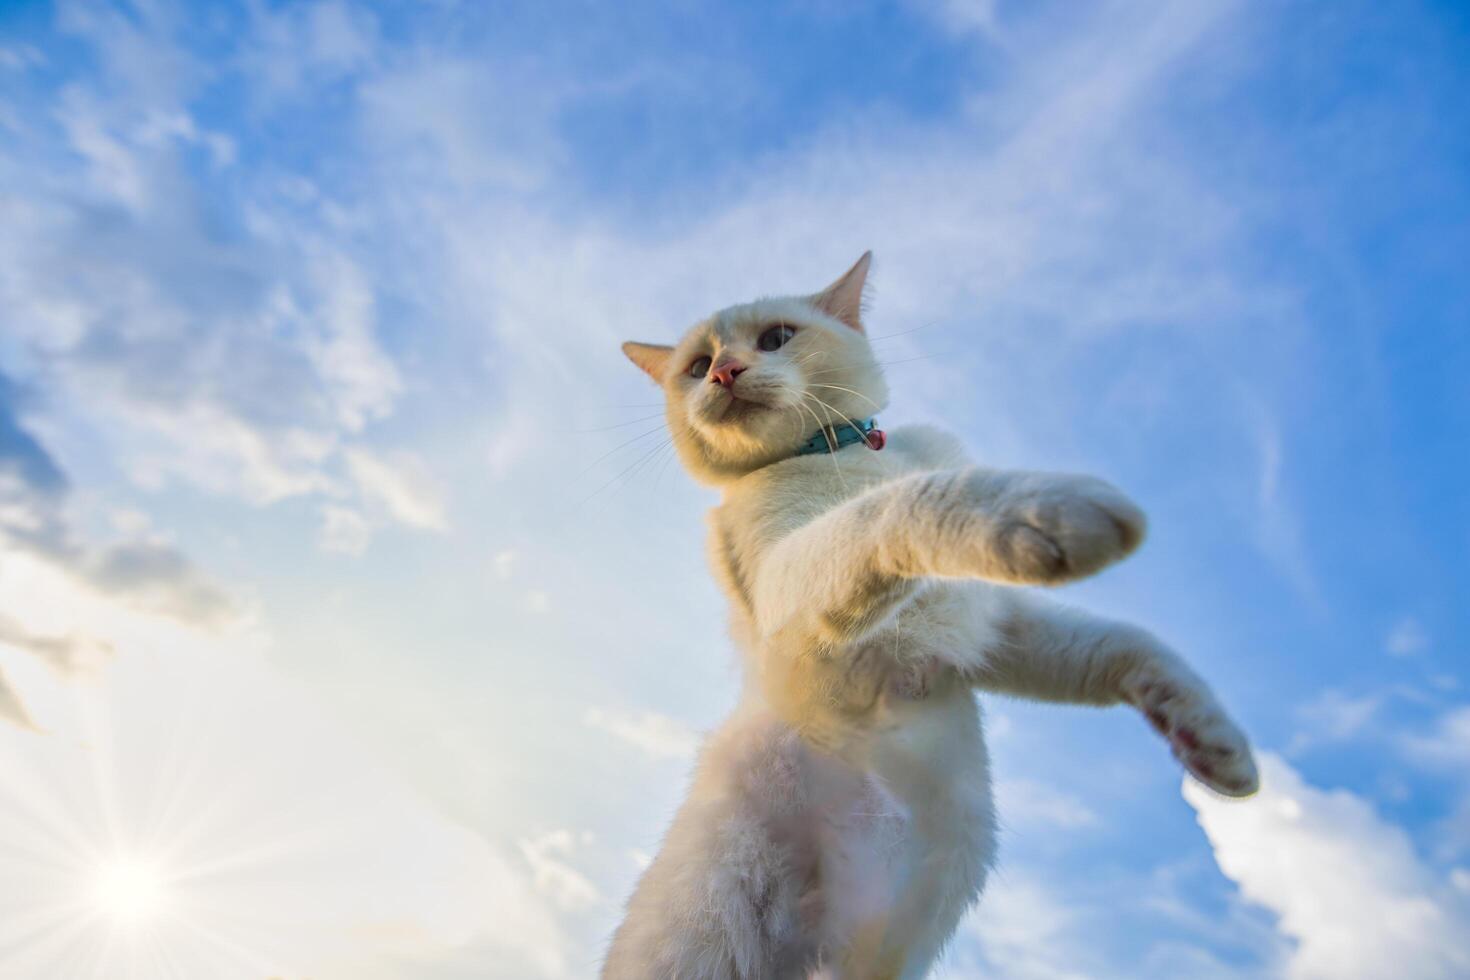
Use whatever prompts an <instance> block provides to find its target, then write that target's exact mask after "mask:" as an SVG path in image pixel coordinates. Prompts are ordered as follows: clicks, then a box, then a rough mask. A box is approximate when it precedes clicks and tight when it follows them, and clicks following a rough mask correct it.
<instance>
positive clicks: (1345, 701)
mask: <svg viewBox="0 0 1470 980" xmlns="http://www.w3.org/2000/svg"><path fill="white" fill-rule="evenodd" d="M1383 701H1384V698H1383V695H1381V694H1364V695H1358V696H1353V695H1350V694H1345V693H1343V692H1342V691H1339V690H1337V689H1336V688H1329V689H1327V690H1325V691H1323V692H1322V693H1321V694H1319V695H1317V696H1316V697H1315V698H1313V699H1312V700H1310V701H1308V702H1306V703H1305V704H1303V705H1301V706H1300V707H1299V708H1297V711H1296V714H1297V718H1298V720H1299V721H1300V723H1301V725H1302V730H1301V731H1299V732H1297V733H1296V735H1295V736H1293V737H1292V742H1291V751H1292V752H1299V751H1301V750H1303V749H1306V748H1308V747H1310V746H1312V745H1316V744H1318V743H1321V742H1341V741H1344V740H1346V739H1351V738H1355V737H1356V736H1358V735H1360V734H1362V733H1363V732H1364V731H1365V730H1366V729H1367V728H1368V726H1369V725H1370V724H1372V722H1373V720H1374V719H1375V718H1376V717H1377V715H1378V712H1379V710H1380V709H1381V708H1382V707H1383Z"/></svg>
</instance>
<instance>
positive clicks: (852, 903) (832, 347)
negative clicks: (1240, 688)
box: [603, 254, 1256, 980]
mask: <svg viewBox="0 0 1470 980" xmlns="http://www.w3.org/2000/svg"><path fill="white" fill-rule="evenodd" d="M870 259H871V254H868V255H864V256H863V257H862V258H861V259H859V260H858V262H857V264H856V265H854V266H853V267H852V269H851V270H849V271H848V273H847V274H846V275H844V276H843V277H842V278H840V279H838V280H837V281H836V282H835V283H833V284H832V285H831V286H829V287H828V288H827V289H825V290H823V291H822V292H820V293H818V294H816V295H814V296H807V297H790V298H783V299H763V300H760V301H757V302H754V303H748V304H745V305H743V306H734V307H730V308H729V309H726V310H722V311H721V312H719V313H717V314H715V315H714V316H712V317H710V318H709V319H708V320H705V321H704V322H702V323H699V324H696V325H695V326H694V327H693V328H692V329H691V330H690V331H689V332H688V333H687V334H686V335H685V336H684V338H683V340H681V341H680V342H679V343H678V345H676V346H674V347H665V346H659V345H653V344H637V343H629V344H625V345H624V346H623V350H624V351H625V352H626V353H627V355H628V356H629V357H630V358H631V359H632V360H633V361H634V362H635V363H636V364H637V365H638V366H639V367H641V368H642V369H643V370H644V371H646V372H647V373H648V374H649V375H651V376H652V377H653V378H654V379H655V380H656V381H657V382H658V383H659V384H660V385H661V386H662V387H663V390H664V394H665V396H666V399H667V412H666V414H667V419H668V425H669V429H670V431H671V432H672V434H673V438H674V442H675V445H676V447H677V449H678V451H679V455H680V458H681V459H682V461H683V463H684V465H685V466H686V467H687V468H688V469H689V471H690V472H691V473H692V474H693V475H694V476H695V477H696V478H697V479H699V480H701V481H704V482H706V483H710V484H713V485H715V486H717V487H719V488H720V490H721V491H722V493H723V499H722V501H721V503H720V505H719V506H718V507H716V508H715V509H714V511H712V512H711V514H710V521H709V550H710V556H711V560H712V562H713V565H714V568H715V572H716V575H717V576H718V578H719V581H720V584H721V585H722V586H723V588H724V590H725V592H726V594H727V595H728V596H729V600H730V616H731V624H732V629H733V633H734V636H735V640H736V642H737V644H738V645H739V647H740V648H741V650H742V651H743V653H744V655H745V663H746V672H745V673H746V682H745V686H744V691H743V695H742V698H741V702H740V705H739V707H738V708H737V709H736V710H735V712H734V714H733V715H732V717H730V718H729V719H728V720H727V721H726V722H725V723H724V724H723V725H722V726H721V727H720V728H719V729H718V730H716V731H715V732H714V733H713V734H711V735H710V737H709V739H708V741H707V742H706V744H705V746H704V748H703V750H702V752H701V754H700V757H699V763H698V767H697V769H696V772H695V774H694V780H693V786H692V787H691V789H690V792H689V797H688V799H687V800H686V801H685V802H684V804H683V806H682V807H681V808H680V809H679V812H678V814H677V815H676V816H675V818H674V822H673V825H672V827H670V828H669V832H668V835H667V837H666V838H665V839H664V843H663V847H662V849H661V850H660V851H659V854H658V857H657V858H656V859H655V860H654V861H653V863H652V865H650V867H649V868H648V870H647V871H646V872H645V873H644V875H643V877H642V879H641V880H640V881H639V883H638V887H637V889H636V890H635V891H634V893H633V896H632V898H631V899H630V900H629V902H628V910H627V915H626V918H625V919H624V921H623V923H622V925H621V927H620V928H619V929H618V931H617V934H616V935H615V936H614V938H613V941H612V946H611V948H610V950H609V952H608V954H607V959H606V962H605V964H604V967H603V976H604V977H605V978H615V980H634V978H636V980H701V978H710V980H727V978H730V980H733V978H739V980H756V978H760V980H785V978H802V977H812V978H815V977H821V978H828V980H839V978H840V980H859V978H861V980H878V978H884V980H888V978H918V977H922V976H924V975H925V974H926V973H927V972H928V970H929V969H930V967H931V966H932V965H933V963H934V961H935V959H936V958H937V957H938V955H939V953H940V951H941V950H942V948H943V947H944V945H945V943H946V942H947V941H948V939H949V937H950V935H951V934H952V933H953V931H954V929H955V926H956V924H957V923H958V922H959V920H960V917H961V915H962V914H963V913H964V912H965V910H966V909H967V908H968V907H969V906H970V905H971V904H972V903H973V902H974V901H975V900H976V898H977V897H978V896H979V894H980V890H981V887H982V886H983V885H984V882H985V875H986V872H987V869H988V868H989V867H990V864H991V862H992V860H993V858H994V854H995V818H994V813H993V810H992V806H991V795H990V774H989V768H988V764H987V761H986V753H985V742H984V740H983V738H982V735H981V721H980V708H979V705H978V704H977V703H976V700H975V696H974V693H973V691H974V689H977V688H978V689H980V690H985V691H996V692H1001V693H1004V694H1010V695H1015V696H1019V697H1028V698H1036V699H1040V700H1046V701H1068V702H1075V703H1079V704H1093V705H1108V704H1117V703H1125V704H1131V705H1133V706H1134V707H1136V708H1138V709H1139V710H1140V711H1141V712H1143V714H1144V715H1145V717H1147V719H1148V720H1149V721H1150V722H1151V723H1152V724H1153V725H1154V727H1155V728H1157V729H1158V730H1159V731H1160V732H1161V733H1162V734H1163V735H1164V736H1165V737H1166V738H1167V739H1168V741H1169V744H1170V747H1171V748H1172V749H1173V751H1174V754H1175V755H1176V756H1177V757H1178V758H1179V759H1180V760H1181V761H1182V762H1183V764H1184V765H1185V766H1186V767H1187V768H1188V769H1189V771H1190V772H1192V773H1193V774H1194V775H1195V776H1196V777H1197V778H1199V779H1200V780H1202V781H1203V782H1205V783H1206V784H1208V785H1209V786H1211V787H1213V788H1214V789H1215V790H1217V791H1219V792H1221V793H1224V794H1227V795H1230V796H1244V795H1247V794H1249V793H1251V792H1253V791H1254V790H1255V788H1256V771H1255V765H1254V763H1253V762H1252V759H1251V754H1250V749H1249V747H1248V745H1247V744H1246V740H1245V738H1244V736H1243V735H1242V734H1241V733H1240V731H1239V730H1238V729H1237V728H1236V726H1235V725H1234V724H1233V723H1232V722H1231V721H1230V719H1229V718H1228V717H1227V716H1226V714H1225V712H1224V711H1223V710H1222V709H1221V708H1220V706H1219V704H1218V703H1217V702H1216V700H1215V698H1214V697H1213V696H1212V695H1211V693H1210V690H1209V688H1208V687H1207V686H1206V685H1205V683H1204V681H1202V680H1201V679H1200V678H1199V677H1198V676H1197V675H1196V674H1195V673H1194V672H1193V671H1192V670H1190V669H1189V668H1188V667H1187V666H1186V665H1185V664H1184V663H1183V662H1182V661H1181V660H1180V659H1179V657H1177V656H1176V655H1175V654H1173V653H1172V652H1170V651H1169V650H1168V649H1167V648H1166V647H1164V646H1163V644H1161V643H1160V642H1159V641H1158V640H1156V639H1154V638H1153V637H1152V636H1150V635H1149V634H1148V633H1146V632H1145V631H1143V630H1141V629H1138V628H1136V627H1133V626H1127V625H1123V624H1119V623H1114V622H1109V621H1107V620H1104V619H1100V618H1098V617H1095V616H1092V615H1090V614H1087V613H1084V612H1080V611H1077V610H1073V609H1068V608H1064V607H1061V606H1058V605H1056V604H1053V603H1051V602H1048V601H1045V600H1043V599H1042V598H1041V597H1040V596H1037V595H1035V594H1032V593H1029V592H1025V591H1022V590H1020V589H1015V588H1008V587H1007V586H1012V585H1055V584H1058V583H1062V582H1067V581H1070V580H1073V579H1077V578H1080V577H1083V576H1087V575H1091V574H1093V573H1094V572H1097V571H1098V570H1099V569H1101V568H1103V567H1104V566H1106V565H1108V564H1109V563H1111V562H1114V561H1117V560H1118V559H1120V558H1122V557H1124V556H1125V555H1127V554H1128V553H1129V552H1131V551H1132V550H1133V549H1134V548H1135V547H1136V546H1137V545H1138V543H1139V541H1140V540H1141V539H1142V537H1143V532H1144V518H1143V515H1142V514H1141V513H1140V512H1139V510H1138V508H1136V507H1135V506H1134V505H1133V504H1132V503H1131V502H1129V501H1128V499H1127V498H1125V497H1124V496H1123V495H1122V494H1121V493H1119V492H1118V491H1117V490H1115V489H1113V488H1112V487H1111V486H1109V485H1108V484H1106V483H1103V482H1102V481H1100V480H1095V479H1091V478H1088V477H1082V476H1065V475H1055V474H1044V473H1019V472H1005V471H1002V470H992V469H985V468H982V467H977V466H975V465H973V464H971V463H970V462H969V461H968V460H967V459H966V458H965V456H964V453H963V450H962V448H961V446H960V444H959V441H958V440H957V439H955V438H954V437H953V436H950V435H948V434H946V433H944V432H940V431H937V430H934V429H931V428H925V427H908V428H901V429H897V430H895V431H893V432H892V433H891V434H890V435H888V436H886V437H885V436H884V435H883V433H882V432H881V431H880V430H877V429H876V428H872V429H871V430H870V423H869V419H870V417H871V416H872V415H873V413H874V412H876V411H879V410H881V409H882V408H883V407H884V405H885V404H886V400H887V396H888V392H887V389H886V388H885V386H884V383H883V379H882V376H881V374H880V372H879V369H878V365H877V364H876V362H875V360H874V358H873V354H872V351H871V350H870V348H869V345H868V341H867V338H866V336H865V334H864V332H863V325H862V322H861V319H860V312H861V308H862V298H863V288H864V284H865V282H866V279H867V272H868V266H869V262H870ZM885 442H886V445H884V443H885ZM844 444H846V445H844ZM875 448H877V449H879V450H881V451H874V449H875ZM834 450H835V451H834ZM713 628H714V627H713V626H712V627H711V629H713Z"/></svg>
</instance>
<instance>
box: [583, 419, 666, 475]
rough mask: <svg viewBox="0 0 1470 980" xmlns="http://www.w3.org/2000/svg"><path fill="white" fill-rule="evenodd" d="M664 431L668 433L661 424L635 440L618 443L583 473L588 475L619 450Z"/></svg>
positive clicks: (634, 438)
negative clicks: (588, 472)
mask: <svg viewBox="0 0 1470 980" xmlns="http://www.w3.org/2000/svg"><path fill="white" fill-rule="evenodd" d="M664 431H666V429H665V428H664V426H663V424H662V423H661V424H659V425H656V426H654V427H653V428H651V429H649V430H648V431H647V432H640V433H639V434H638V435H636V436H634V437H633V438H631V439H629V440H627V441H626V442H620V443H618V444H617V445H616V446H614V447H612V448H611V449H609V450H608V451H607V452H605V453H603V454H602V455H601V456H599V457H597V458H596V459H594V460H593V461H592V462H590V463H588V464H587V466H586V468H585V469H583V470H582V472H583V473H586V472H587V471H588V470H591V469H592V468H593V467H594V466H596V465H597V464H598V463H600V462H602V461H603V460H604V459H607V458H608V457H609V456H611V455H612V454H613V453H615V452H617V451H618V450H619V449H624V448H626V447H628V446H631V445H633V443H635V442H640V441H641V440H644V439H647V438H648V437H649V436H651V435H653V434H654V433H656V432H664Z"/></svg>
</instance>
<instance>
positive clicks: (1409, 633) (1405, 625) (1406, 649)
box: [1383, 616, 1429, 657]
mask: <svg viewBox="0 0 1470 980" xmlns="http://www.w3.org/2000/svg"><path fill="white" fill-rule="evenodd" d="M1427 646H1429V633H1428V632H1427V631H1426V630H1425V629H1424V626H1423V624H1421V623H1420V622H1419V620H1418V619H1416V618H1415V617H1413V616H1405V617H1404V618H1403V619H1400V620H1399V621H1398V622H1397V623H1395V624H1394V625H1393V629H1391V630H1389V631H1388V636H1386V637H1384V640H1383V649H1384V651H1385V652H1387V653H1388V655H1389V656H1391V657H1408V656H1411V655H1413V654H1416V653H1418V652H1419V651H1420V650H1423V649H1424V648H1425V647H1427Z"/></svg>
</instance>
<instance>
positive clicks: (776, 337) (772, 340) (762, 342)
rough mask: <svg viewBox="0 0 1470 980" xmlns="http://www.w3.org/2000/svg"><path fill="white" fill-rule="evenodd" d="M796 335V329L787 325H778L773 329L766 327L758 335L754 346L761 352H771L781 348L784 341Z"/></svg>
mask: <svg viewBox="0 0 1470 980" xmlns="http://www.w3.org/2000/svg"><path fill="white" fill-rule="evenodd" d="M795 335H796V328H795V327H793V326H791V325H790V324H788V323H778V324H776V325H775V326H774V327H767V328H766V330H765V332H764V333H762V334H761V335H760V339H758V340H757V341H756V342H755V345H756V346H757V347H759V348H760V349H761V350H763V351H773V350H776V349H777V348H779V347H783V346H785V344H786V341H788V340H790V339H791V338H792V337H794V336H795Z"/></svg>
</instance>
